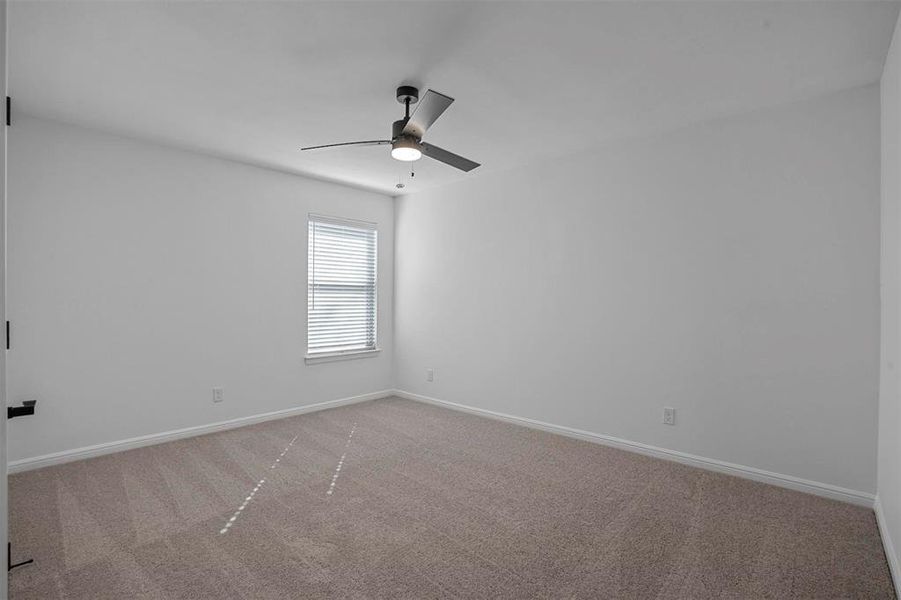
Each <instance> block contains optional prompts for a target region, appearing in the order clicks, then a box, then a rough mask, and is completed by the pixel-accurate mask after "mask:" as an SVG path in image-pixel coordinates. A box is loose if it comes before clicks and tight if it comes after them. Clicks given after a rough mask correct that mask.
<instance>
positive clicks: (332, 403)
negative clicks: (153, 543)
mask: <svg viewBox="0 0 901 600" xmlns="http://www.w3.org/2000/svg"><path fill="white" fill-rule="evenodd" d="M393 393H394V390H382V391H380V392H372V393H370V394H362V395H360V396H351V397H349V398H339V399H338V400H328V401H326V402H318V403H316V404H308V405H306V406H298V407H295V408H287V409H285V410H276V411H273V412H268V413H263V414H259V415H251V416H249V417H240V418H238V419H231V420H229V421H220V422H218V423H211V424H209V425H198V426H197V427H186V428H184V429H176V430H174V431H164V432H162V433H153V434H150V435H142V436H139V437H134V438H130V439H127V440H119V441H115V442H106V443H104V444H97V445H95V446H85V447H84V448H75V449H74V450H64V451H62V452H54V453H52V454H44V455H43V456H35V457H33V458H23V459H21V460H14V461H10V462H9V464H8V465H7V472H8V473H20V472H22V471H30V470H32V469H40V468H41V467H49V466H51V465H59V464H62V463H67V462H72V461H75V460H82V459H85V458H92V457H94V456H102V455H104V454H112V453H113V452H122V451H123V450H131V449H132V448H140V447H142V446H153V445H155V444H162V443H163V442H171V441H172V440H179V439H182V438H187V437H194V436H197V435H204V434H206V433H213V432H216V431H224V430H226V429H235V428H236V427H244V426H246V425H253V424H254V423H262V422H263V421H272V420H274V419H283V418H285V417H293V416H295V415H302V414H304V413H310V412H316V411H320V410H325V409H327V408H336V407H338V406H345V405H347V404H356V403H357V402H365V401H367V400H376V399H378V398H385V397H387V396H391V395H392V394H393Z"/></svg>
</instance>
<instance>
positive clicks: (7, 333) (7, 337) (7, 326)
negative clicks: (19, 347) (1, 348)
mask: <svg viewBox="0 0 901 600" xmlns="http://www.w3.org/2000/svg"><path fill="white" fill-rule="evenodd" d="M6 349H7V350H9V321H7V322H6Z"/></svg>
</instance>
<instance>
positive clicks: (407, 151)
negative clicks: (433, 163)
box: [391, 148, 422, 162]
mask: <svg viewBox="0 0 901 600" xmlns="http://www.w3.org/2000/svg"><path fill="white" fill-rule="evenodd" d="M391 156H392V157H393V158H396V159H397V160H403V161H406V162H412V161H414V160H419V159H420V158H422V152H420V151H419V150H417V149H416V148H394V149H392V150H391Z"/></svg>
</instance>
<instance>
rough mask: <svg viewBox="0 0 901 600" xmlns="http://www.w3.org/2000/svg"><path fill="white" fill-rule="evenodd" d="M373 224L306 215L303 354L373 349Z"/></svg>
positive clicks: (375, 244) (374, 251)
mask: <svg viewBox="0 0 901 600" xmlns="http://www.w3.org/2000/svg"><path fill="white" fill-rule="evenodd" d="M377 235H378V232H377V231H376V229H375V225H374V224H369V223H358V222H349V221H341V220H338V219H329V218H326V217H317V216H312V215H311V216H310V223H309V271H308V284H309V285H308V286H307V304H308V306H307V317H308V324H307V354H308V355H310V356H313V355H318V354H340V353H345V352H360V351H365V350H375V349H376V298H377V294H376V291H377V290H376V284H377V273H376V247H377Z"/></svg>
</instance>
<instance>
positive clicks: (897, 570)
mask: <svg viewBox="0 0 901 600" xmlns="http://www.w3.org/2000/svg"><path fill="white" fill-rule="evenodd" d="M873 510H874V511H875V512H876V523H878V524H879V535H880V536H881V537H882V548H883V549H884V550H885V559H886V560H887V561H888V569H889V571H891V573H892V581H893V582H894V583H895V594H896V595H897V596H898V597H899V598H901V564H899V563H898V554H897V553H895V544H893V543H892V536H891V535H890V534H889V530H888V525H887V524H886V522H885V514H884V513H883V512H882V503H881V502H880V501H879V494H877V495H876V500H875V501H874V502H873Z"/></svg>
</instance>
